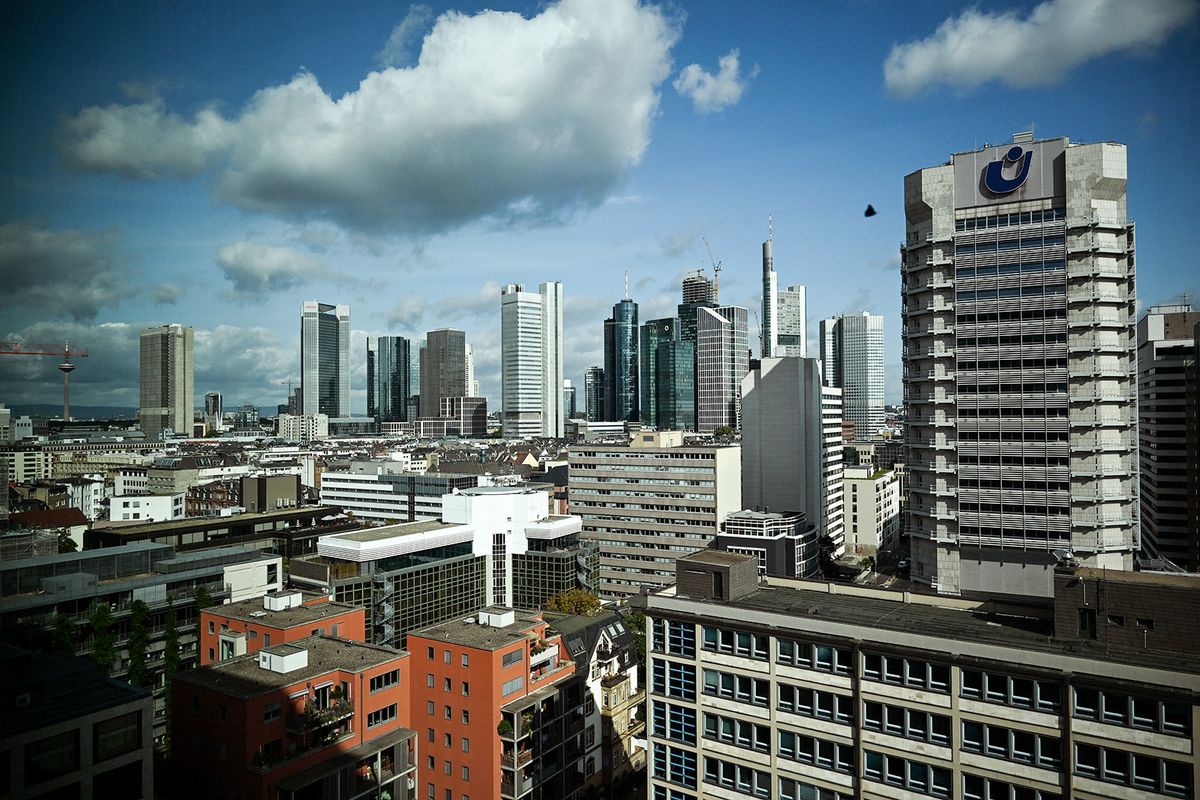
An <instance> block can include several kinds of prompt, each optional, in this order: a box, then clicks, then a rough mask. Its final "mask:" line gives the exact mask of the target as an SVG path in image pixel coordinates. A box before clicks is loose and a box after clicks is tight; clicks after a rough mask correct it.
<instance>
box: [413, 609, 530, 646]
mask: <svg viewBox="0 0 1200 800" xmlns="http://www.w3.org/2000/svg"><path fill="white" fill-rule="evenodd" d="M478 619H479V617H478V615H475V616H471V617H466V618H460V619H453V620H450V621H449V622H443V623H440V624H438V625H432V626H430V627H428V628H423V629H421V630H419V631H412V632H410V633H409V636H410V637H411V636H420V637H422V638H424V639H432V640H434V641H438V642H446V643H448V644H457V645H460V646H462V647H473V648H475V649H477V650H499V649H500V648H502V647H508V646H509V645H511V644H516V643H517V642H522V641H525V640H527V639H528V638H529V634H530V632H531V631H532V629H533V627H534V626H535V625H537V624H538V623H540V622H541V621H542V619H541V616H540V615H536V614H529V613H524V612H521V611H518V612H516V621H515V622H513V624H512V625H507V626H505V627H503V628H493V627H492V626H490V625H480V624H479V622H478Z"/></svg>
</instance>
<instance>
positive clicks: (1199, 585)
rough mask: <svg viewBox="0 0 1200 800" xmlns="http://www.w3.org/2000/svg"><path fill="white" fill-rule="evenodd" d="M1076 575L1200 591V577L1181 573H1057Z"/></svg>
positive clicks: (1078, 570)
mask: <svg viewBox="0 0 1200 800" xmlns="http://www.w3.org/2000/svg"><path fill="white" fill-rule="evenodd" d="M1057 574H1059V575H1062V574H1067V575H1074V576H1075V577H1077V578H1093V579H1095V580H1100V581H1112V582H1113V583H1132V584H1140V585H1142V586H1172V587H1175V588H1178V589H1200V575H1197V574H1195V573H1179V572H1134V571H1132V570H1106V569H1098V568H1096V567H1076V568H1075V569H1074V570H1069V571H1063V572H1059V573H1057Z"/></svg>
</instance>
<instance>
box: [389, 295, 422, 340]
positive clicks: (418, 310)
mask: <svg viewBox="0 0 1200 800" xmlns="http://www.w3.org/2000/svg"><path fill="white" fill-rule="evenodd" d="M426 306H427V303H426V302H425V298H424V297H422V296H421V295H419V294H409V295H405V296H404V297H402V298H401V299H400V300H398V301H396V304H395V305H393V306H392V308H391V310H389V311H388V312H387V323H388V325H391V326H392V327H394V328H400V329H403V330H407V331H416V329H417V326H418V325H419V324H420V323H421V320H422V319H424V317H425V308H426Z"/></svg>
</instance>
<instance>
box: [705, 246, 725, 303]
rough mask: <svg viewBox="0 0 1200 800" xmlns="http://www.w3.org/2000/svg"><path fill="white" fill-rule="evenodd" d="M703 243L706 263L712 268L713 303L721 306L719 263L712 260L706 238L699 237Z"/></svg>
mask: <svg viewBox="0 0 1200 800" xmlns="http://www.w3.org/2000/svg"><path fill="white" fill-rule="evenodd" d="M700 238H701V240H703V242H704V249H705V250H707V251H708V261H709V263H711V264H712V268H713V302H715V303H716V304H717V305H720V304H721V263H722V262H720V261H717V260H716V259H715V258H713V254H712V247H711V246H710V245H709V244H708V237H707V236H701V237H700Z"/></svg>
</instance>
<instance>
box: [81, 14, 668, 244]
mask: <svg viewBox="0 0 1200 800" xmlns="http://www.w3.org/2000/svg"><path fill="white" fill-rule="evenodd" d="M678 36H679V26H678V24H677V23H676V21H674V20H672V19H671V18H668V17H667V16H666V15H665V14H664V13H663V12H662V11H661V10H660V9H659V8H657V7H656V6H643V5H640V4H639V3H638V0H611V1H610V2H602V3H601V2H594V1H593V0H561V1H560V2H558V3H556V4H553V5H550V6H548V7H546V8H545V9H544V10H543V11H541V13H539V14H538V15H537V16H535V17H532V18H530V19H525V18H524V17H522V16H521V15H520V14H516V13H501V12H496V11H483V12H480V13H478V14H475V15H470V16H468V15H465V14H460V13H456V12H448V13H446V14H443V15H442V16H440V17H439V18H438V19H437V21H436V23H435V24H434V26H433V28H432V29H431V30H430V32H429V33H428V34H427V35H426V37H425V39H424V42H423V44H422V47H421V53H420V59H419V61H418V63H417V64H416V66H413V67H409V68H392V67H389V68H385V69H382V70H380V71H378V72H372V73H370V74H368V75H367V76H366V77H365V78H363V80H362V81H361V82H360V84H359V86H358V88H357V89H356V90H355V91H352V92H348V93H346V94H345V95H343V96H341V97H338V98H335V97H331V96H330V95H329V94H327V93H326V92H325V90H324V89H322V87H321V86H320V84H319V83H318V81H317V78H316V76H314V75H312V74H311V73H308V72H301V73H300V74H298V75H296V76H295V77H294V78H293V79H292V80H291V81H289V82H288V83H286V84H283V85H280V86H272V87H268V88H264V89H262V90H260V91H259V92H257V93H256V94H255V95H254V96H253V97H252V98H251V99H250V100H249V101H248V102H247V103H246V105H245V107H244V108H242V109H241V111H240V113H239V114H237V115H236V116H231V117H228V118H227V117H225V116H223V115H222V114H220V113H219V112H217V111H216V110H215V108H213V107H207V108H204V109H203V110H201V111H200V112H199V113H197V114H196V115H195V116H194V117H193V118H192V119H190V120H189V119H185V118H184V117H182V116H180V115H179V114H177V113H175V112H172V111H169V110H168V109H167V108H166V107H165V106H164V104H163V103H162V101H160V100H151V101H147V102H140V103H136V104H132V105H126V106H121V105H112V106H108V107H105V108H99V107H93V108H87V109H84V110H83V111H82V112H80V113H79V114H78V115H76V116H75V117H73V118H71V119H69V120H68V121H67V123H66V124H65V128H64V134H65V137H64V147H65V149H66V152H67V155H68V157H69V159H70V161H71V162H72V163H73V164H74V165H75V166H76V167H78V168H80V169H84V170H92V171H99V172H117V173H121V174H124V175H129V176H133V177H139V178H158V177H164V176H176V177H181V178H186V177H191V176H195V175H198V174H200V173H202V172H204V171H206V170H211V171H213V172H215V174H216V181H215V191H216V194H217V195H218V197H219V198H221V199H223V200H225V201H226V202H229V203H232V204H233V205H235V206H237V207H239V208H242V209H247V210H252V211H259V212H267V213H272V214H278V215H281V216H285V217H290V218H297V219H301V220H310V219H313V218H325V219H328V220H332V221H335V222H338V223H340V224H342V225H345V226H347V227H350V228H354V229H357V230H360V231H366V232H369V233H376V234H378V233H385V234H386V233H399V234H410V235H411V234H416V235H421V234H429V233H435V232H439V231H444V230H449V229H452V228H455V227H457V226H460V225H463V224H466V223H468V222H471V221H475V220H480V219H486V220H489V221H491V222H492V223H494V224H514V223H526V224H537V223H544V222H547V221H553V220H557V219H560V218H562V217H563V216H564V215H567V214H570V213H572V212H574V211H576V210H578V209H581V208H591V207H595V206H597V205H599V204H600V203H602V202H603V201H604V199H605V198H606V197H607V196H608V195H609V193H610V192H611V191H612V190H613V189H614V188H615V187H617V186H618V185H619V184H620V182H621V180H622V178H623V176H624V174H625V172H626V170H628V169H629V168H630V167H631V166H633V165H635V164H637V163H638V162H639V161H640V160H641V158H642V155H643V153H644V152H645V150H646V147H647V146H648V144H649V141H650V129H651V126H652V124H653V120H654V117H655V114H656V111H657V108H658V102H659V94H658V87H659V85H660V84H661V83H662V81H664V80H665V79H666V78H667V77H668V75H669V72H670V50H671V47H672V46H673V45H674V43H675V41H676V39H677V38H678Z"/></svg>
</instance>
